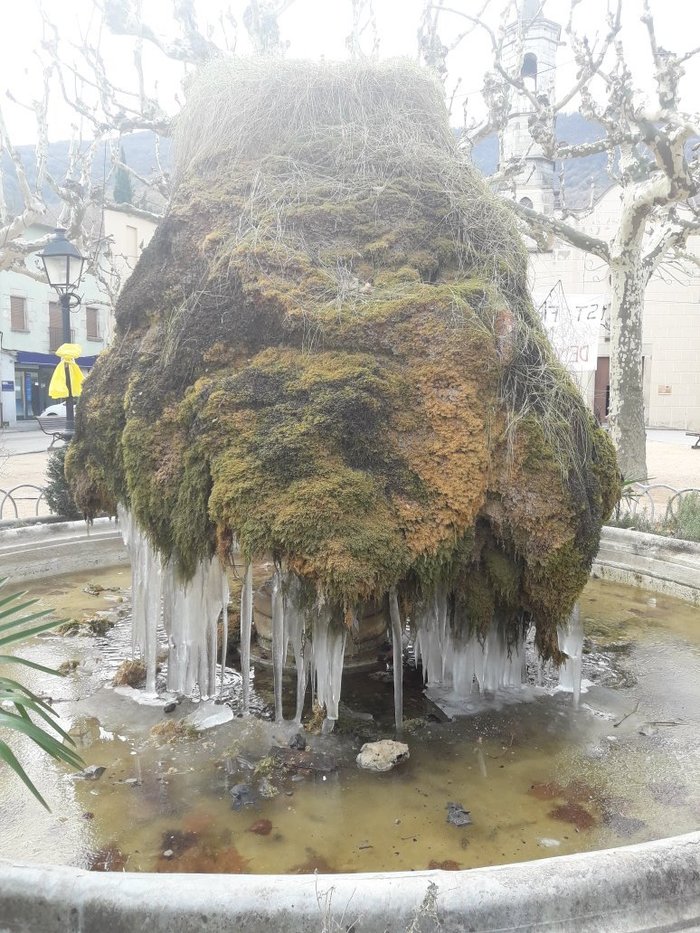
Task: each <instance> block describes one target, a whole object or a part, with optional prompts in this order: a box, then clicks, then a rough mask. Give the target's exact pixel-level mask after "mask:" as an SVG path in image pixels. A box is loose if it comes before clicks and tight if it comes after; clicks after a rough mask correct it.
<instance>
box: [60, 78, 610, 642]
mask: <svg viewBox="0 0 700 933" xmlns="http://www.w3.org/2000/svg"><path fill="white" fill-rule="evenodd" d="M280 69H281V70H280ZM282 74H283V75H284V76H285V80H282V79H281V75H282ZM302 79H303V80H304V81H305V82H306V83H305V84H303V92H302V93H301V97H299V93H300V91H299V89H300V87H302ZM272 89H274V93H273V90H272ZM207 95H208V96H207ZM305 95H306V96H305ZM307 98H308V100H309V101H311V99H312V98H313V106H311V105H310V104H309V106H308V108H307V109H304V104H303V101H304V100H307ZM207 101H208V102H209V103H208V104H207V105H206V106H204V104H206V102H207ZM341 102H342V103H341ZM285 106H286V107H288V108H289V109H290V112H291V111H293V112H294V113H295V114H296V117H295V121H292V123H290V121H289V119H288V114H287V113H286V111H285V109H284V108H285ZM213 114H215V115H216V119H214V117H213V116H212V115H213ZM273 119H276V120H278V123H277V124H275V125H274V126H273V125H272V123H271V122H269V121H272V120H273ZM304 120H306V121H307V123H306V124H305V123H304ZM256 121H257V122H256ZM265 121H268V122H265ZM179 132H180V139H179V143H178V147H179V151H180V162H179V165H178V172H177V174H178V179H179V182H178V185H177V188H176V191H175V194H174V197H173V200H172V203H171V205H170V209H169V212H168V214H167V217H166V218H165V220H164V221H163V222H162V223H161V225H160V226H159V227H158V229H157V231H156V234H155V236H154V237H153V239H152V241H151V243H150V245H149V246H148V248H147V249H146V250H145V251H144V253H143V255H142V257H141V259H140V261H139V263H138V266H137V268H136V270H135V272H134V273H133V275H132V276H131V278H130V279H129V280H128V282H127V283H126V285H125V287H124V290H123V292H122V295H121V297H120V299H119V302H118V306H117V312H116V320H117V330H116V337H115V341H114V343H113V345H112V347H111V348H110V349H109V351H108V352H107V353H106V354H103V355H102V356H101V357H100V359H99V360H98V361H97V364H96V365H95V367H94V369H93V371H92V373H91V374H90V376H89V377H88V379H87V381H86V384H85V388H84V394H83V400H82V402H81V405H80V408H79V411H78V417H77V431H76V437H75V440H74V442H73V444H72V445H71V448H70V451H69V454H68V457H67V460H66V470H67V473H68V475H69V477H70V479H71V482H72V486H73V491H74V495H75V498H76V502H77V503H78V506H79V507H80V508H81V509H82V510H84V511H85V512H86V514H88V515H91V514H96V513H97V512H99V511H107V512H110V511H113V510H114V507H115V504H116V503H117V502H122V503H124V504H125V505H126V506H128V508H129V509H130V510H131V511H132V513H133V514H134V516H135V517H136V520H137V521H138V523H139V524H140V525H141V527H142V528H144V529H145V531H146V533H147V534H148V536H149V538H150V540H151V541H152V543H153V544H154V545H155V547H156V548H157V549H158V550H159V551H160V552H161V553H162V555H163V556H164V557H166V558H169V559H173V560H174V561H175V563H176V564H177V566H178V567H179V570H180V573H181V576H182V577H183V578H185V579H187V578H188V577H190V576H191V575H192V573H193V572H194V569H195V567H196V566H197V564H198V562H199V561H200V560H202V559H203V558H207V557H209V556H211V555H212V554H214V553H218V554H219V555H220V557H221V559H222V560H226V559H228V555H229V553H230V548H231V543H232V541H233V540H234V539H235V540H237V541H238V542H239V545H240V548H241V550H242V552H243V553H244V555H245V556H246V557H247V558H248V559H251V560H252V559H256V558H257V559H261V558H263V557H265V556H266V555H268V556H272V557H273V558H274V559H275V560H278V561H281V562H284V563H285V565H286V566H287V568H288V569H290V570H291V571H293V572H295V573H296V574H297V575H298V576H299V577H300V578H301V580H302V582H303V583H304V585H305V586H306V587H307V588H309V589H310V590H311V591H312V592H322V593H323V594H324V597H325V598H326V600H328V601H329V602H330V603H331V605H332V606H334V607H335V609H336V615H337V617H338V618H340V619H342V618H348V617H349V615H350V614H349V612H348V607H353V606H357V605H358V604H359V603H361V602H362V601H364V600H370V599H372V600H377V601H382V600H383V599H385V598H386V594H387V592H388V590H389V588H390V587H393V586H395V587H397V589H398V591H399V596H400V599H401V603H402V606H403V607H404V609H405V610H406V611H408V612H410V610H411V606H412V605H413V604H415V602H416V600H420V599H422V598H424V597H425V596H427V595H428V594H430V593H431V592H432V590H433V589H434V587H435V586H436V585H437V584H440V585H444V586H446V587H447V588H448V589H449V591H450V593H451V594H452V607H453V608H452V622H453V624H454V625H455V626H461V627H464V628H465V629H466V630H468V631H474V630H476V631H478V632H479V633H480V634H484V633H485V631H486V629H487V628H488V626H489V624H490V623H491V619H492V618H493V617H494V615H495V614H498V615H499V617H500V618H501V619H506V620H507V621H509V622H510V625H511V627H512V630H513V633H514V636H515V634H517V633H518V632H520V631H521V629H522V625H523V620H524V619H526V620H532V621H533V622H534V624H535V625H536V627H537V644H538V646H539V648H540V650H541V652H542V654H543V655H544V656H545V657H555V658H557V657H558V648H557V641H556V629H557V626H558V625H559V624H560V623H561V622H562V621H563V619H564V618H565V617H566V616H567V615H568V613H569V612H570V611H571V608H572V606H573V604H574V601H575V600H576V598H577V596H578V594H579V592H580V589H581V587H582V586H583V584H584V582H585V580H586V579H587V576H588V573H589V569H590V565H591V562H592V560H593V557H594V555H595V553H596V550H597V547H598V539H599V533H600V526H601V523H602V521H603V520H604V519H605V518H606V517H607V515H608V514H609V513H610V511H611V509H612V507H613V504H614V502H615V501H616V498H617V495H618V492H619V478H618V473H617V468H616V465H615V457H614V452H613V450H612V447H611V444H610V442H609V440H608V438H607V437H606V435H605V434H604V432H602V431H600V430H599V429H598V428H597V426H596V425H595V423H594V421H593V419H592V417H591V415H590V413H589V412H588V411H587V410H586V407H585V405H584V403H583V401H582V399H581V397H580V395H579V393H578V391H577V389H576V388H575V387H574V385H573V383H572V381H571V379H570V378H569V376H568V375H567V374H566V372H565V371H564V370H563V369H562V367H561V365H560V364H559V363H558V362H557V360H556V359H555V357H554V355H553V352H552V350H551V347H550V346H549V343H548V341H547V339H546V337H545V334H544V332H543V330H542V327H541V325H540V322H539V320H538V317H537V315H536V313H535V312H534V309H533V307H532V303H531V299H530V297H529V294H528V288H527V254H526V252H525V250H524V248H523V246H522V243H521V240H520V237H519V235H518V232H517V229H516V227H515V225H514V223H513V221H512V219H511V215H510V214H509V212H508V210H507V208H506V207H505V206H504V205H503V203H502V202H500V201H498V200H497V199H496V198H495V197H494V196H493V194H492V193H491V191H490V190H489V188H488V186H487V184H486V183H485V182H484V180H483V179H482V178H481V177H480V176H479V175H478V173H477V172H476V171H475V169H474V168H473V167H472V166H471V165H470V164H469V163H468V162H466V161H465V159H464V157H463V156H462V155H461V154H460V153H459V151H458V150H457V147H456V143H455V140H454V136H453V134H452V132H451V130H450V127H449V123H448V120H447V115H446V112H445V108H444V103H443V101H442V93H441V90H440V89H439V88H438V87H437V86H436V85H435V84H434V83H433V81H432V79H431V78H430V77H429V76H427V75H426V74H425V73H423V72H421V71H419V70H418V69H416V68H415V67H414V66H412V65H410V64H408V63H393V64H384V65H379V64H371V63H360V64H346V65H311V64H308V63H294V62H285V63H280V62H274V63H264V62H254V63H251V62H245V61H237V62H234V63H221V62H219V63H216V64H215V65H213V66H211V67H210V68H209V69H208V70H207V71H206V72H205V74H204V76H203V77H202V78H201V79H200V81H199V82H198V83H197V82H196V83H195V85H194V86H193V89H192V90H191V101H190V104H189V106H188V108H187V109H186V111H185V114H184V115H183V117H182V120H181V121H180V130H179Z"/></svg>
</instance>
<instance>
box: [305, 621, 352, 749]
mask: <svg viewBox="0 0 700 933" xmlns="http://www.w3.org/2000/svg"><path fill="white" fill-rule="evenodd" d="M347 634H348V630H347V629H346V628H345V626H344V625H341V624H339V623H335V624H334V623H333V622H332V620H331V615H330V612H329V611H328V609H327V607H326V606H322V607H321V608H320V609H319V610H318V612H317V613H316V614H315V615H314V619H313V625H312V630H311V657H312V664H313V678H314V681H315V693H316V701H317V703H319V704H320V705H321V706H325V707H326V723H324V727H325V728H326V731H328V730H329V729H332V728H333V724H334V723H335V721H336V720H337V718H338V703H339V702H340V691H341V687H342V681H343V661H344V658H345V642H346V640H347Z"/></svg>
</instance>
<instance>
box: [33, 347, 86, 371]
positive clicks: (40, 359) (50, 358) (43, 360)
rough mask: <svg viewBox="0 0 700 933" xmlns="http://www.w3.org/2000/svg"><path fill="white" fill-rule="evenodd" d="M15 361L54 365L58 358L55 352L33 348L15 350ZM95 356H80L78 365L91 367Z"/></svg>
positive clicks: (36, 364) (84, 367)
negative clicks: (38, 351)
mask: <svg viewBox="0 0 700 933" xmlns="http://www.w3.org/2000/svg"><path fill="white" fill-rule="evenodd" d="M16 352H17V362H18V363H23V364H24V365H25V366H55V365H56V364H57V363H58V362H59V359H58V357H57V356H56V354H55V353H34V351H33V350H17V351H16ZM96 359H97V357H96V356H81V357H79V359H78V366H80V368H81V369H91V368H92V367H93V366H94V365H95V360H96Z"/></svg>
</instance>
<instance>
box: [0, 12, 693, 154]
mask: <svg viewBox="0 0 700 933" xmlns="http://www.w3.org/2000/svg"><path fill="white" fill-rule="evenodd" d="M142 3H143V8H144V11H145V15H144V18H145V19H146V20H147V22H148V23H149V24H150V25H152V26H153V28H158V29H163V30H164V31H167V30H168V25H167V24H168V12H169V10H170V9H171V8H172V2H171V0H142ZM501 3H502V0H492V5H493V7H494V12H495V11H496V9H497V8H498V7H499V5H500V4H501ZM481 4H482V0H446V5H447V6H452V7H454V8H455V9H462V10H467V11H470V12H474V11H476V9H478V8H479V7H480V6H481ZM221 5H222V0H196V6H197V10H198V14H199V16H200V19H201V21H205V20H206V19H207V18H210V17H211V15H212V12H214V11H215V10H216V9H217V8H219V7H220V6H221ZM232 5H233V6H234V7H235V6H236V3H235V2H234V3H233V4H232ZM651 5H652V8H653V11H654V14H655V18H656V27H657V38H658V41H659V42H660V43H661V44H662V45H665V46H666V47H668V48H670V49H672V50H674V51H681V50H682V51H687V50H689V49H691V48H693V47H694V46H698V45H700V4H698V3H697V0H651ZM44 6H45V8H46V9H47V11H48V13H49V15H50V16H51V18H52V19H53V21H54V22H55V23H56V25H57V26H58V28H59V31H60V35H61V39H62V40H63V41H65V42H66V43H70V42H74V43H77V44H79V43H80V42H81V40H82V37H83V36H85V35H93V36H94V34H95V27H96V23H97V20H96V17H95V16H94V13H92V12H91V10H92V3H91V0H44ZM242 6H244V0H239V4H238V7H239V10H240V8H242ZM374 6H375V11H376V18H377V25H378V31H379V35H380V41H381V45H380V55H381V56H382V57H392V56H397V55H407V56H409V57H411V58H415V57H416V33H417V26H418V21H419V18H420V11H421V9H422V7H423V0H374ZM606 6H607V0H583V2H582V3H581V4H580V6H579V8H578V16H579V23H580V29H581V30H582V31H585V33H586V34H587V35H588V36H589V37H590V38H591V39H594V38H595V36H596V35H600V34H601V33H602V32H603V31H604V20H603V12H604V10H605V8H606ZM641 8H642V2H641V0H623V15H624V18H625V23H626V26H625V32H624V39H625V43H626V47H627V49H628V58H629V61H630V64H631V66H632V69H633V71H634V73H635V82H636V83H637V84H638V85H639V86H642V87H646V88H650V85H649V78H650V72H651V66H650V59H649V53H648V42H647V39H646V31H645V29H644V28H643V27H642V25H641V24H640V22H639V17H640V14H641ZM0 9H1V10H2V12H3V14H4V16H3V20H4V21H3V24H2V29H1V30H0V87H2V88H6V89H9V90H10V91H11V92H12V93H13V94H14V95H15V96H16V97H17V98H19V99H20V100H22V101H24V102H27V103H29V102H31V100H32V98H33V96H35V95H37V94H38V93H39V88H40V86H41V84H40V81H41V79H40V74H41V68H40V64H39V60H38V58H37V55H36V50H37V49H39V47H40V44H41V40H42V27H41V18H40V15H39V0H23V2H19V3H16V2H14V0H0ZM10 11H11V12H10ZM350 11H351V4H350V0H295V2H294V4H293V5H292V7H291V8H290V9H289V10H288V11H287V12H286V13H285V14H284V15H283V16H282V17H281V20H280V23H281V26H282V32H283V36H284V38H285V39H287V40H288V41H289V52H288V54H289V56H291V57H301V58H318V57H320V56H324V57H325V58H328V59H333V58H344V57H346V54H347V53H346V48H345V38H346V36H347V34H348V32H349V30H350V22H351V12H350ZM567 11H568V0H547V4H546V13H547V15H548V16H549V17H550V18H551V19H555V20H557V21H559V22H564V21H565V19H566V17H567ZM443 22H444V35H445V37H449V36H450V35H455V34H456V33H457V32H458V31H459V30H460V29H461V28H463V25H464V20H460V18H459V17H457V16H454V15H452V14H449V13H444V14H443ZM103 48H104V52H105V57H106V60H107V64H108V66H109V69H110V71H111V74H112V79H113V80H115V81H118V82H119V83H121V84H122V85H123V86H127V87H133V83H132V82H133V65H132V44H131V41H130V40H126V39H114V38H112V37H109V36H107V37H106V39H105V41H104V45H103ZM368 48H369V46H368ZM238 49H239V51H245V50H246V44H245V37H244V31H243V30H242V29H241V39H240V42H239V46H238ZM64 54H65V56H66V58H67V59H69V58H70V56H71V55H72V53H71V51H70V48H69V46H68V45H66V47H65V51H64ZM488 62H489V46H488V40H487V37H486V35H485V33H483V32H481V31H479V32H477V33H475V34H473V35H471V36H469V37H468V39H467V40H465V42H464V43H463V45H462V46H461V47H460V50H459V51H458V52H457V53H455V54H454V55H453V56H452V59H451V72H450V77H449V80H448V91H449V90H451V88H452V87H453V86H454V83H455V81H456V80H457V78H458V77H459V78H461V84H460V87H459V90H458V92H457V98H456V99H457V102H458V105H459V103H460V102H461V100H462V99H464V98H467V102H468V105H469V109H470V111H471V112H473V113H478V111H479V96H480V95H479V92H480V88H481V84H482V80H483V74H484V71H485V69H486V67H487V66H488ZM146 64H147V80H148V81H149V84H150V86H151V89H153V88H155V85H156V83H157V84H158V92H159V95H160V97H161V99H162V100H163V101H164V103H166V105H167V106H168V108H169V109H173V108H175V106H176V105H175V102H174V95H175V94H176V93H177V92H178V90H179V86H180V80H181V77H182V69H181V67H180V66H176V67H173V66H171V65H170V64H169V63H168V62H166V61H164V60H163V59H162V56H160V55H158V54H157V53H153V54H150V55H149V58H148V59H147V62H146ZM686 67H687V71H688V76H687V78H686V79H685V80H684V83H683V85H682V88H683V95H684V97H683V103H684V108H685V109H686V110H688V111H700V56H698V61H695V60H694V61H693V62H692V63H689V64H688V65H687V66H686ZM572 78H573V66H572V55H571V52H570V50H569V49H568V48H566V47H562V48H561V49H560V50H559V60H558V68H557V81H558V89H559V90H560V91H561V90H563V89H564V87H565V86H566V84H567V82H569V81H571V80H572ZM3 108H4V111H5V117H6V120H7V123H8V126H9V128H10V132H11V135H12V137H13V141H14V142H15V143H16V144H21V143H27V142H33V141H34V139H35V124H34V117H33V115H32V114H31V113H30V112H27V111H26V110H24V109H22V108H21V107H17V106H15V105H13V104H12V103H11V102H10V101H8V100H7V99H3ZM51 112H52V118H51V123H50V137H51V139H52V140H55V139H65V138H67V137H69V136H70V133H71V123H76V122H77V123H79V120H77V118H76V116H75V115H74V114H73V113H71V112H70V111H69V110H68V109H67V108H66V107H65V106H64V105H63V104H62V103H61V101H60V100H59V95H58V93H56V94H55V95H54V98H53V101H52V106H51ZM460 114H461V106H457V108H456V113H455V122H459V118H460Z"/></svg>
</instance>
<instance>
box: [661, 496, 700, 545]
mask: <svg viewBox="0 0 700 933" xmlns="http://www.w3.org/2000/svg"><path fill="white" fill-rule="evenodd" d="M679 500H680V501H679V502H678V506H677V507H676V509H675V511H674V513H673V515H671V516H669V518H668V520H667V526H668V530H669V533H670V534H672V535H673V536H674V538H682V539H683V540H685V541H700V492H690V493H688V495H687V496H682V497H679Z"/></svg>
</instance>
